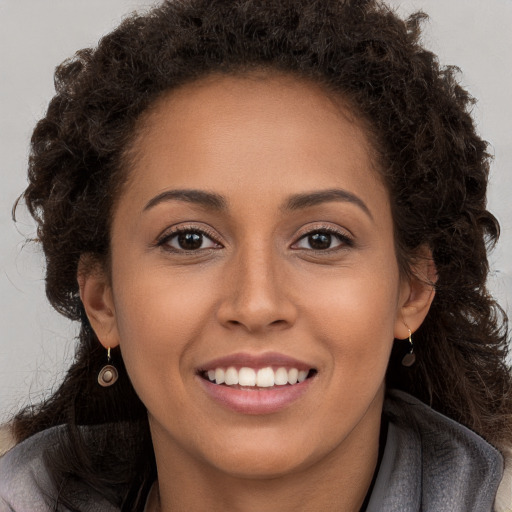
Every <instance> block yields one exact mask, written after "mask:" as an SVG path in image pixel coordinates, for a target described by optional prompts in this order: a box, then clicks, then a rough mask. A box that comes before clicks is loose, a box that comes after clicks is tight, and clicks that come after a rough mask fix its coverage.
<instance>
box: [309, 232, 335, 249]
mask: <svg viewBox="0 0 512 512" xmlns="http://www.w3.org/2000/svg"><path fill="white" fill-rule="evenodd" d="M307 238H308V243H309V246H310V247H311V248H312V249H315V250H322V249H329V248H330V247H331V241H332V235H331V234H329V233H315V234H314V235H309V236H308V237H307Z"/></svg>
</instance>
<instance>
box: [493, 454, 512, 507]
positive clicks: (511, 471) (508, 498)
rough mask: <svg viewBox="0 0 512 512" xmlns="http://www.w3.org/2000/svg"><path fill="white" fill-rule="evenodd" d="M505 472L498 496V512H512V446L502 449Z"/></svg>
mask: <svg viewBox="0 0 512 512" xmlns="http://www.w3.org/2000/svg"><path fill="white" fill-rule="evenodd" d="M502 453H503V455H504V457H505V471H504V472H503V478H502V480H501V483H500V486H499V488H498V494H496V504H495V507H496V512H512V446H509V447H507V448H504V449H502Z"/></svg>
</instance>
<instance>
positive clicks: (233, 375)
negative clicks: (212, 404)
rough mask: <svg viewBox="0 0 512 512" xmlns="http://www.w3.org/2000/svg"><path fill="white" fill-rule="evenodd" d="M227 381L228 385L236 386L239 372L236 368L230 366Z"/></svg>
mask: <svg viewBox="0 0 512 512" xmlns="http://www.w3.org/2000/svg"><path fill="white" fill-rule="evenodd" d="M225 383H226V384H227V385H228V386H234V385H236V384H238V372H237V371H236V368H233V367H232V366H230V367H229V368H228V369H227V370H226V376H225Z"/></svg>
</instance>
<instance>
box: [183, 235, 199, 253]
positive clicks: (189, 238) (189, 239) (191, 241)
mask: <svg viewBox="0 0 512 512" xmlns="http://www.w3.org/2000/svg"><path fill="white" fill-rule="evenodd" d="M177 242H178V245H179V247H180V249H184V250H186V251H193V250H195V249H200V248H201V246H202V245H203V235H202V234H201V233H180V234H179V235H178V236H177Z"/></svg>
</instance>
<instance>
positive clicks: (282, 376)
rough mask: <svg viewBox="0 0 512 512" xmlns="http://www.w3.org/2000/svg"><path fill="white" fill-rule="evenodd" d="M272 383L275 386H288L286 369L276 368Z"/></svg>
mask: <svg viewBox="0 0 512 512" xmlns="http://www.w3.org/2000/svg"><path fill="white" fill-rule="evenodd" d="M274 382H275V384H276V386H284V385H285V384H288V372H287V371H286V368H278V369H277V371H276V373H275V375H274Z"/></svg>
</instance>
